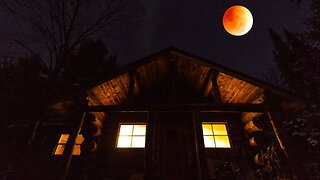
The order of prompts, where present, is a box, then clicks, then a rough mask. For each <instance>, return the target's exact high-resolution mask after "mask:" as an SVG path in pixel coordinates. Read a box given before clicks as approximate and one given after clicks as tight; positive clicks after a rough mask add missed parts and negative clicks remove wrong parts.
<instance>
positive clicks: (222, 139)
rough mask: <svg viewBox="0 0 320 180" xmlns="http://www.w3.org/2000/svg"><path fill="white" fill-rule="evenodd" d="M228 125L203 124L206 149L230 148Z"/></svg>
mask: <svg viewBox="0 0 320 180" xmlns="http://www.w3.org/2000/svg"><path fill="white" fill-rule="evenodd" d="M226 126H227V125H226V123H202V132H203V140H204V147H206V148H230V147H231V146H230V141H229V137H228V131H227V127H226Z"/></svg>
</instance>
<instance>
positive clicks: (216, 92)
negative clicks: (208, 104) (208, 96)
mask: <svg viewBox="0 0 320 180" xmlns="http://www.w3.org/2000/svg"><path fill="white" fill-rule="evenodd" d="M218 76H219V71H217V70H214V71H213V77H212V79H211V81H212V95H213V98H214V101H215V102H216V103H218V104H220V103H221V95H220V90H219V86H218V81H217V79H218Z"/></svg>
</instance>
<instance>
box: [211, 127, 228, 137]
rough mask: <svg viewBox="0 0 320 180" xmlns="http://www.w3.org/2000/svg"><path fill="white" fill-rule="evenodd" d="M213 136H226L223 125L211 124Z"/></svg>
mask: <svg viewBox="0 0 320 180" xmlns="http://www.w3.org/2000/svg"><path fill="white" fill-rule="evenodd" d="M212 129H213V132H214V135H228V133H227V128H226V125H225V124H212Z"/></svg>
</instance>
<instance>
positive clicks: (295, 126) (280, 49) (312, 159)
mask: <svg viewBox="0 0 320 180" xmlns="http://www.w3.org/2000/svg"><path fill="white" fill-rule="evenodd" d="M319 8H320V2H319V1H311V11H312V16H311V17H310V18H309V19H308V21H307V25H308V26H307V27H308V28H307V30H306V31H305V32H303V33H292V32H289V31H287V30H285V31H284V33H285V38H281V37H280V36H279V35H278V34H277V33H276V32H275V31H273V30H271V29H270V30H269V33H270V36H271V38H272V40H273V42H274V48H275V49H274V55H275V59H274V60H275V62H276V65H277V68H278V70H279V72H280V79H281V82H282V83H285V85H284V86H285V87H287V89H288V90H290V91H292V92H294V93H296V94H299V95H301V96H303V97H305V98H307V99H308V101H309V102H310V105H308V106H307V108H305V109H304V110H303V111H302V112H300V113H298V114H297V115H296V116H295V117H293V118H291V119H290V120H288V121H284V122H283V125H284V127H285V135H286V137H287V139H289V144H288V145H289V146H290V147H289V148H290V149H291V150H292V153H293V154H292V156H293V157H295V158H296V159H297V162H299V164H300V165H301V166H302V167H303V168H302V169H301V171H302V173H303V174H304V178H306V179H318V178H320V171H319V169H320V164H319V162H318V159H319V158H320V133H319V130H320V123H319V117H320V101H319V100H320V63H319V54H320V47H319V42H320V21H319V17H320V11H319Z"/></svg>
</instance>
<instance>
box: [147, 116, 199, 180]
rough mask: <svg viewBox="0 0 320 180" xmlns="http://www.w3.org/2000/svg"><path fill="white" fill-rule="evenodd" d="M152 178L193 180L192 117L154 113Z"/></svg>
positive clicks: (194, 171)
mask: <svg viewBox="0 0 320 180" xmlns="http://www.w3.org/2000/svg"><path fill="white" fill-rule="evenodd" d="M153 120H154V141H153V142H154V150H153V160H154V171H155V172H154V178H155V179H166V180H171V179H172V180H173V179H174V180H177V179H197V177H198V165H197V157H196V145H195V137H194V126H193V121H192V113H190V112H158V113H155V117H154V119H153Z"/></svg>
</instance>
